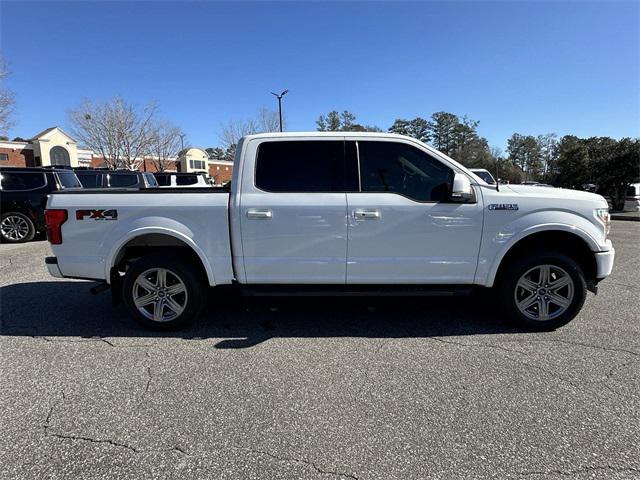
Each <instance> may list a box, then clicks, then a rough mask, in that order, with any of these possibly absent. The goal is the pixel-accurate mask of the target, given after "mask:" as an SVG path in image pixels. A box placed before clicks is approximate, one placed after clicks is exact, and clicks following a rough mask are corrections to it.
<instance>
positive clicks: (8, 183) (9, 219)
mask: <svg viewBox="0 0 640 480" xmlns="http://www.w3.org/2000/svg"><path fill="white" fill-rule="evenodd" d="M78 188H82V185H81V184H80V182H79V181H78V177H76V175H75V174H74V173H73V172H72V171H71V170H64V169H51V168H46V169H45V168H19V167H0V203H1V207H0V212H2V219H1V220H0V237H1V238H2V241H4V242H9V243H21V242H28V241H29V240H31V239H33V237H34V236H35V234H36V233H38V232H44V229H45V223H44V209H45V207H46V204H47V195H48V194H49V193H51V192H54V191H59V190H63V189H78Z"/></svg>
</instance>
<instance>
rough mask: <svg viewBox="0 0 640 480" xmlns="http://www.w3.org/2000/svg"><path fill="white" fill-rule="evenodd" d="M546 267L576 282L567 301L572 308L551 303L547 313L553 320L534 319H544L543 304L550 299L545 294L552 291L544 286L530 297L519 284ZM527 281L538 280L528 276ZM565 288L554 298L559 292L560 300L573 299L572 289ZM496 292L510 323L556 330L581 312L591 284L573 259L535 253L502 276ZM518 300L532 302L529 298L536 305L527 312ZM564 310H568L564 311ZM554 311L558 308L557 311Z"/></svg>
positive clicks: (559, 254) (553, 272)
mask: <svg viewBox="0 0 640 480" xmlns="http://www.w3.org/2000/svg"><path fill="white" fill-rule="evenodd" d="M545 265H549V266H550V267H551V272H552V275H556V276H558V275H559V276H563V275H564V274H563V273H562V271H564V272H565V273H566V274H568V277H569V278H570V279H571V282H572V285H571V288H572V298H571V299H570V301H567V303H568V306H566V307H561V306H560V304H555V303H553V300H552V301H551V304H550V305H549V304H547V307H546V310H547V312H549V317H550V318H548V319H540V318H537V319H536V318H531V316H536V314H537V315H538V316H540V313H539V309H540V306H541V305H540V302H545V300H544V299H547V298H549V297H547V296H546V295H545V293H548V291H549V289H544V285H542V286H541V287H540V289H539V290H537V293H535V294H533V296H530V295H529V294H530V292H531V291H530V290H526V289H524V288H523V287H520V286H518V282H519V281H520V279H521V278H522V277H523V275H525V274H527V273H528V272H532V273H531V274H532V275H535V273H536V272H537V271H538V270H536V268H543V266H545ZM525 278H526V279H529V278H535V277H528V276H527V277H525ZM556 281H557V280H556ZM534 283H535V281H534ZM551 285H553V282H551ZM563 288H564V289H560V290H558V291H557V292H553V293H552V295H553V294H555V293H559V294H560V297H564V296H566V297H569V288H570V287H569V286H568V285H567V286H566V287H563ZM496 290H497V292H496V293H497V294H498V299H499V302H500V304H501V306H502V310H503V312H504V313H505V314H506V315H507V317H508V318H509V320H511V321H513V322H515V323H516V324H518V325H520V326H523V327H526V328H527V329H534V330H554V329H556V328H559V327H561V326H563V325H566V324H567V323H569V322H570V321H571V320H573V318H574V317H575V316H576V315H577V314H578V313H579V312H580V310H581V309H582V306H583V305H584V302H585V299H586V297H587V283H586V280H585V276H584V272H583V271H582V268H580V265H579V264H578V263H577V262H576V261H575V260H574V259H572V258H571V257H570V256H568V255H565V254H563V253H559V252H539V253H533V254H531V255H528V256H526V257H522V258H520V259H517V260H515V261H514V262H513V263H511V264H510V265H509V266H508V267H507V268H506V270H505V271H504V272H502V274H501V275H500V278H499V279H498V283H497V285H496ZM541 292H542V293H541ZM534 297H535V298H534ZM555 298H557V297H555ZM517 299H520V301H521V302H522V304H526V303H528V302H527V300H528V299H530V300H531V301H534V300H535V305H532V306H531V307H530V308H529V310H525V312H526V313H523V311H521V309H520V308H519V307H518V301H517ZM565 300H566V298H565ZM545 303H546V302H545ZM563 308H564V311H562V310H563ZM553 309H555V311H554V310H553ZM537 312H538V313H537ZM554 315H556V316H554Z"/></svg>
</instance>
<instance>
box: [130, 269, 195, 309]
mask: <svg viewBox="0 0 640 480" xmlns="http://www.w3.org/2000/svg"><path fill="white" fill-rule="evenodd" d="M187 301H188V295H187V287H186V286H185V284H184V282H183V281H182V279H181V278H180V277H179V276H178V275H177V274H175V273H174V272H172V271H171V270H167V269H166V268H150V269H149V270H145V271H144V272H142V273H141V274H140V275H138V278H136V280H135V282H134V283H133V302H134V304H135V305H136V307H137V308H138V311H139V312H140V313H141V314H142V315H144V316H145V317H147V318H148V319H149V320H153V321H154V322H170V321H171V320H174V319H175V318H177V317H178V316H180V315H181V314H182V312H184V309H185V308H186V306H187Z"/></svg>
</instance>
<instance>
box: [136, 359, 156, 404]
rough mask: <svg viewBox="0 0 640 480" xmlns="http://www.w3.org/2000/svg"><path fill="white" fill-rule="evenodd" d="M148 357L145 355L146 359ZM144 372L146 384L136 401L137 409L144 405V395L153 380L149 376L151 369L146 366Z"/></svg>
mask: <svg viewBox="0 0 640 480" xmlns="http://www.w3.org/2000/svg"><path fill="white" fill-rule="evenodd" d="M148 356H149V354H148V353H147V357H148ZM145 371H146V373H147V383H146V384H145V386H144V390H143V391H142V394H140V400H139V401H138V408H140V406H142V404H143V403H144V400H145V395H146V394H147V393H148V392H149V387H151V380H152V379H153V376H152V375H151V367H150V366H147V367H146V368H145Z"/></svg>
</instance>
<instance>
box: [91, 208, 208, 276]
mask: <svg viewBox="0 0 640 480" xmlns="http://www.w3.org/2000/svg"><path fill="white" fill-rule="evenodd" d="M151 233H156V234H161V235H168V236H171V237H173V238H176V239H178V240H180V241H182V242H184V243H185V244H186V245H187V246H188V247H189V248H191V249H192V250H193V251H194V252H195V253H196V255H198V258H199V259H200V261H201V262H202V265H203V266H204V269H205V271H206V272H207V279H208V281H209V285H211V286H213V285H215V284H216V281H215V274H214V272H213V268H212V266H211V264H210V263H209V261H208V259H207V256H206V254H205V253H204V252H203V251H202V249H201V248H200V247H199V246H198V245H197V244H196V242H194V241H193V232H192V231H191V230H190V229H189V228H188V227H187V226H186V225H184V224H182V223H180V222H177V221H175V220H173V219H170V218H164V217H146V218H140V219H137V220H135V221H134V222H132V224H129V226H128V228H126V227H123V228H119V229H116V230H114V231H113V232H112V233H111V234H110V235H108V236H107V238H105V241H104V242H103V244H105V245H109V244H113V247H112V248H111V250H110V251H109V253H108V255H107V256H106V258H105V277H104V278H106V279H107V281H110V272H111V268H112V267H113V266H114V265H115V261H116V259H117V258H118V254H119V253H120V250H121V249H122V247H124V246H125V245H126V244H127V243H128V242H129V241H131V240H133V239H134V238H136V237H140V236H142V235H147V234H151Z"/></svg>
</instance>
